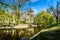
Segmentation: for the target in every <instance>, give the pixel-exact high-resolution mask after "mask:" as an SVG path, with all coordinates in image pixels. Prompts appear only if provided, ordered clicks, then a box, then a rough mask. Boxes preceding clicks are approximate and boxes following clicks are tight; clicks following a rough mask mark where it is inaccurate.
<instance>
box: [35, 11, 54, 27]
mask: <svg viewBox="0 0 60 40" xmlns="http://www.w3.org/2000/svg"><path fill="white" fill-rule="evenodd" d="M53 23H54V18H53V16H52V15H50V14H49V13H47V12H45V11H41V12H40V13H38V15H37V16H36V17H35V24H37V25H38V27H39V26H44V27H47V26H49V25H51V24H53Z"/></svg>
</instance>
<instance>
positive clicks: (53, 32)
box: [32, 23, 60, 40]
mask: <svg viewBox="0 0 60 40" xmlns="http://www.w3.org/2000/svg"><path fill="white" fill-rule="evenodd" d="M59 37H60V23H58V24H53V25H51V26H50V27H49V28H47V29H42V30H41V31H40V33H39V34H38V35H37V36H36V37H34V38H33V39H32V40H60V38H59Z"/></svg>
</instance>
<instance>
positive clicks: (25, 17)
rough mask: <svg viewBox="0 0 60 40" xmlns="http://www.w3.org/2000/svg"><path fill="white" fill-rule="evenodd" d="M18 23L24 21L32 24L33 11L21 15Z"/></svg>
mask: <svg viewBox="0 0 60 40" xmlns="http://www.w3.org/2000/svg"><path fill="white" fill-rule="evenodd" d="M20 21H25V22H26V23H33V22H34V19H33V11H32V10H31V9H30V10H29V11H28V14H24V13H21V15H20Z"/></svg>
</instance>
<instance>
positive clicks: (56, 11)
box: [47, 2, 60, 23]
mask: <svg viewBox="0 0 60 40" xmlns="http://www.w3.org/2000/svg"><path fill="white" fill-rule="evenodd" d="M59 5H60V3H59V2H57V5H56V8H54V7H53V6H51V7H50V8H49V9H47V12H49V13H52V14H53V16H54V17H55V18H56V22H57V23H58V15H59V10H60V7H59Z"/></svg>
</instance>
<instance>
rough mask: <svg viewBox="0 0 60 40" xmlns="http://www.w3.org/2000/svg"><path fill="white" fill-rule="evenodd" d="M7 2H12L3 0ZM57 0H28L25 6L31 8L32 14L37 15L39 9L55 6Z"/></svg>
mask: <svg viewBox="0 0 60 40" xmlns="http://www.w3.org/2000/svg"><path fill="white" fill-rule="evenodd" d="M5 1H6V2H8V3H13V2H12V0H9V1H11V2H9V1H8V0H5ZM56 2H57V0H30V2H29V3H27V5H26V6H28V7H29V8H31V9H32V10H33V11H34V12H33V14H34V15H37V14H38V13H39V12H40V11H41V10H46V9H47V8H49V7H50V6H56Z"/></svg>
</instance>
